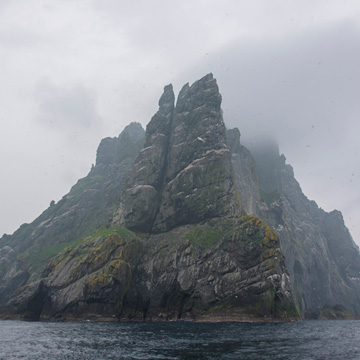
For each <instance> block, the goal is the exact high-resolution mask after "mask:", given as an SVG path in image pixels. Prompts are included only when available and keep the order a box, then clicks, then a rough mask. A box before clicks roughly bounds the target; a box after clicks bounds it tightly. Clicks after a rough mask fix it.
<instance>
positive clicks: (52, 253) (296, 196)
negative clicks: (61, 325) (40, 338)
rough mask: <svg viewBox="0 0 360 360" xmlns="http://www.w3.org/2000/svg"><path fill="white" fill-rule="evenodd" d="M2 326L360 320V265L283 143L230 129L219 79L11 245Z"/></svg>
mask: <svg viewBox="0 0 360 360" xmlns="http://www.w3.org/2000/svg"><path fill="white" fill-rule="evenodd" d="M0 279H1V282H0V314H1V317H2V318H9V319H10V318H11V319H14V318H16V319H23V320H57V321H60V320H61V321H64V320H83V319H98V320H113V321H115V320H123V321H129V320H131V321H144V320H145V321H146V320H152V321H162V320H163V321H167V320H193V321H289V320H296V319H299V318H354V317H358V316H360V301H359V300H360V254H359V250H358V248H357V246H356V245H355V243H354V242H353V240H352V238H351V235H350V233H349V231H348V229H347V228H346V227H345V225H344V221H343V218H342V215H341V213H340V212H339V211H333V212H331V213H326V212H325V211H323V210H322V209H320V208H319V207H318V206H317V204H316V203H315V202H314V201H310V200H308V199H307V198H306V196H305V195H304V194H303V193H302V190H301V188H300V185H299V184H298V182H297V181H296V179H295V177H294V173H293V170H292V168H291V166H290V165H288V164H286V159H285V157H284V156H283V155H280V154H279V150H278V148H277V146H276V145H274V144H271V143H270V144H268V143H263V144H255V145H254V148H251V149H247V148H246V147H244V146H243V145H242V144H241V143H240V131H239V130H238V129H231V130H229V129H226V127H225V124H224V120H223V116H222V111H221V95H220V93H219V89H218V86H217V83H216V80H215V79H214V78H213V76H212V74H208V75H206V76H205V77H203V78H202V79H200V80H198V81H196V82H195V83H193V84H192V85H191V86H190V85H189V84H186V85H185V86H184V87H183V88H182V89H181V91H180V93H179V95H178V97H177V99H176V103H175V95H174V92H173V89H172V86H171V85H168V86H166V87H165V88H164V92H163V94H162V96H161V97H160V100H159V110H158V111H157V113H156V114H155V115H154V116H153V117H152V119H151V121H150V122H149V123H148V125H147V127H146V131H144V130H143V128H142V127H141V125H140V124H138V123H131V124H130V125H128V126H127V127H126V128H125V129H124V130H123V132H122V133H121V134H120V135H119V137H116V138H106V139H104V140H102V142H101V143H100V145H99V148H98V151H97V159H96V165H95V166H94V167H93V168H92V169H91V171H90V172H89V174H88V175H87V176H86V177H85V178H83V179H80V180H79V181H78V182H77V184H75V185H74V186H73V187H72V189H71V191H70V192H69V193H68V194H67V195H65V196H64V197H63V198H62V199H61V200H60V201H59V202H58V203H56V204H55V203H52V204H51V206H50V207H49V208H48V209H47V210H45V211H44V212H43V213H42V214H41V215H40V216H39V217H38V218H37V219H35V220H34V221H33V222H32V223H31V224H24V225H22V226H21V227H20V228H19V229H18V230H17V231H16V232H15V233H14V234H12V235H4V236H3V237H2V238H1V239H0Z"/></svg>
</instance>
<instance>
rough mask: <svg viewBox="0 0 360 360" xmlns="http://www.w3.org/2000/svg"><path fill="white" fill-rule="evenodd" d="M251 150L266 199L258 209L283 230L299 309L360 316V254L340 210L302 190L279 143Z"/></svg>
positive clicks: (283, 244)
mask: <svg viewBox="0 0 360 360" xmlns="http://www.w3.org/2000/svg"><path fill="white" fill-rule="evenodd" d="M252 153H253V154H254V156H255V159H256V163H257V168H258V174H259V183H260V185H261V187H262V198H263V200H265V201H264V202H263V204H262V207H261V209H260V211H259V212H257V215H258V216H260V217H262V218H264V219H266V221H267V222H268V223H269V224H271V226H272V227H273V228H274V229H275V230H276V231H277V233H278V234H279V236H280V240H281V248H282V250H283V251H284V254H285V256H286V264H287V267H288V269H289V272H290V278H291V283H292V286H293V291H294V295H295V297H296V300H297V303H298V305H299V309H300V311H301V313H302V314H303V315H304V316H306V317H315V318H316V317H318V316H319V315H321V313H322V310H323V309H324V308H327V307H333V308H334V307H336V306H342V307H345V308H346V309H347V314H349V312H350V313H351V314H353V315H356V316H360V255H359V250H358V247H357V246H356V245H355V243H354V242H353V240H352V238H351V235H350V233H349V231H348V229H347V228H346V227H345V224H344V221H343V218H342V215H341V213H340V212H339V211H336V210H334V211H332V212H330V213H327V212H325V211H324V210H322V209H320V208H319V207H318V206H317V204H316V203H315V202H314V201H310V200H309V199H308V198H307V197H306V196H305V195H304V194H303V192H302V190H301V187H300V185H299V183H298V182H297V181H296V179H295V177H294V172H293V169H292V167H291V166H290V165H287V164H286V163H285V157H284V156H283V155H281V156H280V155H279V150H278V148H277V146H276V145H275V144H271V143H269V144H266V145H263V146H259V145H258V146H257V147H256V148H254V149H252ZM343 315H344V314H343ZM345 315H346V311H345ZM345 315H344V316H345Z"/></svg>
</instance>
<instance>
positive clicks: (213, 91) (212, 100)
mask: <svg viewBox="0 0 360 360" xmlns="http://www.w3.org/2000/svg"><path fill="white" fill-rule="evenodd" d="M190 99H191V101H189V100H190ZM221 100H222V98H221V95H220V93H219V87H218V85H217V83H216V79H214V77H213V74H212V73H210V74H207V75H205V76H204V77H203V78H201V79H200V80H197V81H195V82H194V83H193V84H192V85H191V86H189V84H188V83H187V84H185V85H184V86H183V88H182V89H181V91H180V93H179V96H178V99H177V103H176V109H177V111H178V112H183V111H190V110H191V109H195V108H197V107H199V106H204V105H205V104H206V105H207V106H209V105H210V104H211V106H212V107H213V108H214V110H220V105H221Z"/></svg>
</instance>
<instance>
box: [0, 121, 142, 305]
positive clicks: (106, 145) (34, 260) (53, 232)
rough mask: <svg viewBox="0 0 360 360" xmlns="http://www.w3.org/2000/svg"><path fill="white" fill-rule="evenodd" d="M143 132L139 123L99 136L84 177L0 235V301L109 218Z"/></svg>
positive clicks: (139, 147)
mask: <svg viewBox="0 0 360 360" xmlns="http://www.w3.org/2000/svg"><path fill="white" fill-rule="evenodd" d="M144 134H145V132H144V130H143V128H142V127H141V125H140V124H138V123H132V124H130V125H128V126H127V127H126V128H125V129H124V131H123V132H122V133H121V134H120V136H119V137H117V138H106V139H104V140H102V142H101V143H100V145H99V148H98V151H97V159H96V165H95V166H94V167H93V168H92V169H91V171H90V173H89V175H88V176H86V177H85V178H83V179H80V180H79V181H78V182H77V184H76V185H74V186H73V187H72V189H71V190H70V192H69V193H68V194H67V195H65V196H64V197H63V198H62V199H61V200H60V201H59V202H58V203H56V204H55V203H52V204H51V205H50V207H49V208H48V209H47V210H45V211H44V212H43V213H42V214H41V215H40V216H39V217H38V218H37V219H35V220H34V221H33V222H32V223H31V224H23V225H22V226H21V227H20V228H19V229H18V230H17V231H16V232H15V233H14V234H13V235H11V236H10V235H4V236H3V237H2V238H1V239H0V249H1V248H2V247H4V246H7V247H8V248H6V249H7V250H6V249H4V248H3V250H1V252H0V264H9V265H7V266H5V265H3V268H4V271H0V282H1V284H2V285H1V286H0V305H1V304H4V303H5V302H6V301H7V300H8V299H9V298H11V296H12V295H13V294H14V293H15V291H16V290H17V289H18V288H19V286H21V285H23V284H25V283H26V281H27V280H28V279H29V277H30V276H31V274H36V273H37V272H38V271H39V270H40V269H41V268H42V267H43V266H44V265H45V264H46V262H47V261H48V260H49V259H50V258H51V257H52V256H54V255H56V254H58V253H59V252H60V251H61V250H62V249H64V248H65V247H67V246H75V245H77V243H79V241H80V240H81V239H82V237H84V236H85V235H86V234H89V233H91V232H92V231H94V230H95V229H97V228H98V227H100V226H102V225H103V224H105V223H107V222H108V221H109V219H110V218H111V216H112V213H113V211H114V210H115V207H116V205H117V202H116V199H119V197H120V194H121V192H122V189H123V186H124V183H125V180H126V175H127V172H128V170H129V168H130V166H131V164H132V162H133V160H134V158H135V156H136V155H137V154H138V152H139V151H140V149H141V147H142V144H143V138H144ZM114 199H115V201H114ZM5 269H6V270H5Z"/></svg>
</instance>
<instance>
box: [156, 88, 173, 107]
mask: <svg viewBox="0 0 360 360" xmlns="http://www.w3.org/2000/svg"><path fill="white" fill-rule="evenodd" d="M174 103H175V95H174V90H173V86H172V84H169V85H166V86H165V87H164V92H163V94H162V95H161V97H160V100H159V106H160V108H161V107H163V106H167V105H171V106H174Z"/></svg>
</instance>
